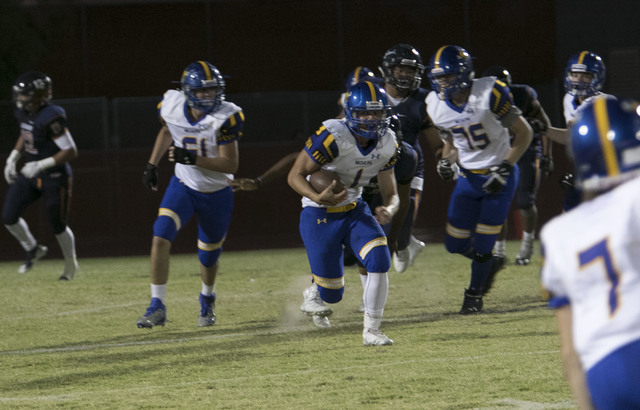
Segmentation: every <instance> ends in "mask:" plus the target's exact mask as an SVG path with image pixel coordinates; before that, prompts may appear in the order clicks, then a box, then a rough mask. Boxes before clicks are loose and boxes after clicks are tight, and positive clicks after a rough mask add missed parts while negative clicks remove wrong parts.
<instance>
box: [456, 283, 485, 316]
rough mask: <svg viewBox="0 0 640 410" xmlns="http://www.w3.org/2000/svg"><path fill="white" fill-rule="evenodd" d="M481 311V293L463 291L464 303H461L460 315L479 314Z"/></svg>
mask: <svg viewBox="0 0 640 410" xmlns="http://www.w3.org/2000/svg"><path fill="white" fill-rule="evenodd" d="M481 310H482V293H481V292H474V291H471V290H469V289H465V290H464V301H463V302H462V309H460V314H461V315H470V314H473V313H479V312H480V311H481Z"/></svg>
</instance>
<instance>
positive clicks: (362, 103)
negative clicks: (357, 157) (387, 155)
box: [344, 81, 391, 140]
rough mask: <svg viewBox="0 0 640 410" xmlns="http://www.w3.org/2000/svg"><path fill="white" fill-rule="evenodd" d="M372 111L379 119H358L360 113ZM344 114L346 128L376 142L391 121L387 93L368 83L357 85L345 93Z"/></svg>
mask: <svg viewBox="0 0 640 410" xmlns="http://www.w3.org/2000/svg"><path fill="white" fill-rule="evenodd" d="M372 111H378V112H379V114H380V115H379V117H378V118H375V119H366V118H360V115H361V113H363V112H369V113H370V112H372ZM344 114H345V118H346V122H347V127H349V129H350V130H351V132H352V133H354V134H356V135H359V136H361V137H364V138H368V139H372V140H377V139H378V138H380V137H382V136H383V135H384V134H385V133H386V132H387V130H388V129H389V122H390V121H391V106H390V105H389V100H388V98H387V93H386V92H385V91H384V89H382V88H380V87H379V86H378V85H376V84H374V83H372V82H370V81H363V82H361V83H358V84H356V85H354V86H353V87H351V88H350V89H349V91H348V92H347V98H346V104H345V110H344Z"/></svg>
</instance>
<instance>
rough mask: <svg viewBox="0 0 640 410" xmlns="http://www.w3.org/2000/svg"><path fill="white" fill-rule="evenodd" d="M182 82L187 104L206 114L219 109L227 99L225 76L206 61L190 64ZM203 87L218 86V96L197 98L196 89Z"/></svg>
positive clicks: (184, 72) (183, 74) (181, 78)
mask: <svg viewBox="0 0 640 410" xmlns="http://www.w3.org/2000/svg"><path fill="white" fill-rule="evenodd" d="M180 84H181V86H182V91H183V92H184V93H185V95H186V96H187V104H188V105H189V106H190V107H193V108H195V109H196V110H198V111H202V112H204V113H206V114H211V113H212V112H214V111H217V110H218V109H219V108H220V105H221V104H222V102H223V101H224V99H225V94H224V91H225V82H224V78H222V75H221V74H220V71H218V69H217V68H216V67H215V66H213V65H212V64H211V63H208V62H206V61H196V62H193V63H191V64H189V65H188V66H187V68H185V69H184V71H183V72H182V77H180ZM202 88H216V96H215V97H214V98H206V99H203V98H197V97H196V96H195V93H194V91H195V90H198V89H202Z"/></svg>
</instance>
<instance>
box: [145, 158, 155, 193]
mask: <svg viewBox="0 0 640 410" xmlns="http://www.w3.org/2000/svg"><path fill="white" fill-rule="evenodd" d="M142 184H143V185H144V186H145V188H149V189H153V190H154V191H155V190H157V189H158V167H157V166H155V165H153V164H150V163H147V167H146V168H145V170H144V174H142Z"/></svg>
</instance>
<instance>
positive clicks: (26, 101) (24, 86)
mask: <svg viewBox="0 0 640 410" xmlns="http://www.w3.org/2000/svg"><path fill="white" fill-rule="evenodd" d="M52 89H53V83H52V82H51V78H49V76H48V75H46V74H44V73H41V72H39V71H27V72H26V73H23V74H21V75H20V76H19V77H18V79H17V80H16V82H15V83H14V84H13V102H14V103H15V105H16V107H18V109H21V110H24V111H26V112H28V113H32V114H33V113H35V112H37V111H38V110H39V109H40V107H42V106H43V105H45V104H46V103H47V102H49V101H51V97H52V95H53V90H52Z"/></svg>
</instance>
